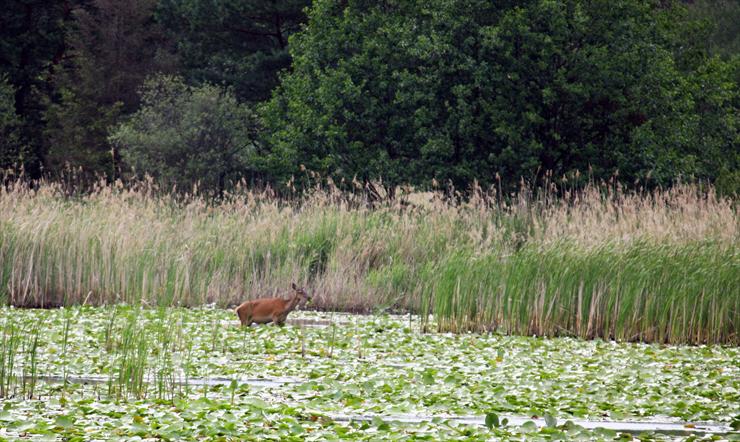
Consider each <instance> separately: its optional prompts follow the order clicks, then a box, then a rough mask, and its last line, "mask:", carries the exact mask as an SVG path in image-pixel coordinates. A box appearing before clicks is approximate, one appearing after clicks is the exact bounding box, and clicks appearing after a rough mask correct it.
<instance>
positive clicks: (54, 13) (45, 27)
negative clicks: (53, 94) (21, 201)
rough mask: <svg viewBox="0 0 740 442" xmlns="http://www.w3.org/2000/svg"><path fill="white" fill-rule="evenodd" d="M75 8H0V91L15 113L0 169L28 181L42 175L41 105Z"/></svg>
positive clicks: (40, 0)
mask: <svg viewBox="0 0 740 442" xmlns="http://www.w3.org/2000/svg"><path fill="white" fill-rule="evenodd" d="M76 4H77V1H74V0H10V1H8V2H5V3H3V7H2V8H0V76H3V75H4V76H5V78H6V79H7V84H6V85H5V86H3V87H4V88H8V87H9V88H12V90H13V92H12V93H13V107H14V108H15V111H14V116H13V117H12V119H13V120H14V123H12V126H13V127H14V129H13V134H14V135H13V141H11V142H10V144H12V146H14V147H11V146H9V144H8V140H6V142H5V143H4V150H3V151H2V152H0V157H1V158H0V167H8V166H10V165H16V166H22V167H23V169H24V170H25V173H26V175H27V176H29V177H31V178H39V177H40V176H41V174H42V170H43V167H42V164H43V161H44V156H45V151H44V142H43V137H42V134H43V127H44V118H43V113H44V102H45V100H46V97H47V96H48V95H49V93H50V91H51V84H52V83H51V82H52V73H53V71H54V69H55V67H56V66H57V65H58V64H59V63H60V62H61V61H62V60H63V59H64V57H65V54H66V45H65V42H64V33H65V29H66V28H67V26H68V24H69V21H70V20H71V10H72V8H73V7H74V6H75V5H76ZM4 93H6V94H7V92H4ZM6 99H7V95H6ZM6 130H7V126H6ZM0 143H2V142H0ZM17 143H20V145H22V146H23V147H22V148H19V144H17Z"/></svg>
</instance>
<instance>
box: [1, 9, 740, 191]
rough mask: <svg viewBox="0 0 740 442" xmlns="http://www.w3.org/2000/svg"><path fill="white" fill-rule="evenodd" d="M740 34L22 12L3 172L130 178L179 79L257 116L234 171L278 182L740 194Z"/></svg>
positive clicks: (486, 18) (398, 19)
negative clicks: (677, 186) (142, 137)
mask: <svg viewBox="0 0 740 442" xmlns="http://www.w3.org/2000/svg"><path fill="white" fill-rule="evenodd" d="M738 21H740V7H738V5H737V2H734V1H732V0H718V1H714V2H712V1H707V0H696V1H686V2H684V1H678V0H676V1H670V0H669V1H664V0H663V1H658V0H655V1H638V0H614V1H607V0H589V1H586V0H527V1H513V0H505V1H497V2H488V1H482V0H454V1H449V0H447V1H443V0H432V1H414V0H412V1H398V0H391V1H384V2H370V1H363V0H354V1H351V0H316V1H314V2H313V3H311V2H310V1H309V0H275V1H273V0H270V1H268V0H226V1H215V0H135V1H131V2H119V1H113V0H85V1H83V0H48V1H40V0H11V1H9V2H8V7H4V8H0V79H4V81H3V80H0V100H4V101H3V103H0V109H3V112H4V114H3V116H2V117H1V119H0V135H1V136H2V137H3V140H2V141H0V168H2V169H8V168H23V169H24V170H25V173H26V175H27V176H28V177H31V178H39V177H41V176H43V175H46V176H58V174H59V173H60V172H62V171H64V170H65V169H66V168H67V167H68V166H72V167H75V168H81V169H82V171H83V173H84V175H85V176H88V177H93V176H95V175H103V176H106V177H108V178H117V177H121V178H126V177H129V176H132V174H131V164H129V163H127V162H126V159H125V158H123V157H122V156H121V154H120V151H118V150H117V149H116V148H114V147H115V146H111V145H110V144H109V142H108V137H109V135H110V134H111V131H112V130H113V128H116V127H119V125H120V124H121V123H125V122H126V121H127V120H128V119H129V118H131V116H132V115H134V114H135V113H136V112H137V111H138V110H139V109H140V102H139V98H138V97H139V89H140V88H141V87H142V85H143V83H144V81H145V79H146V78H148V77H150V76H153V75H157V74H162V73H164V74H174V75H177V76H178V77H181V78H183V79H184V81H185V82H186V83H187V84H188V85H189V86H192V87H199V86H201V85H203V84H210V85H214V86H219V87H224V88H225V89H229V90H230V91H232V93H233V94H234V95H235V97H236V99H237V100H238V101H239V102H240V103H247V104H248V105H250V106H251V107H252V108H253V109H254V110H255V111H259V113H260V118H261V119H262V120H263V121H262V122H263V123H264V124H263V125H262V129H261V132H260V134H259V137H258V141H259V142H255V147H256V149H255V156H254V158H252V160H250V161H251V164H252V166H250V168H249V170H248V171H244V170H245V169H243V168H236V169H235V170H243V171H244V172H242V173H245V174H248V176H249V177H250V178H255V177H256V179H258V180H265V181H267V182H268V183H270V184H274V185H281V184H283V183H285V182H286V181H288V180H289V179H290V177H291V176H297V177H305V176H307V175H306V174H305V173H303V172H301V170H302V167H301V166H305V167H306V168H308V169H309V170H312V171H316V172H320V173H321V174H325V175H332V176H333V177H334V178H345V179H348V180H350V179H352V178H355V177H357V178H359V179H375V178H383V179H384V181H385V182H387V183H391V184H396V183H413V184H421V185H429V184H430V183H431V182H432V180H437V181H438V182H447V181H448V180H449V181H451V182H452V183H454V184H455V185H456V186H457V187H458V188H461V187H462V188H465V187H467V186H469V185H470V183H471V182H472V181H473V180H478V181H479V182H481V183H483V184H490V183H493V182H496V177H497V176H498V177H501V178H502V179H503V180H504V182H505V183H508V184H512V183H516V182H518V181H519V179H520V178H522V177H523V178H525V179H527V180H532V181H535V180H537V179H538V178H539V177H540V176H541V175H542V174H543V173H545V171H551V172H552V173H554V174H556V175H558V176H561V175H563V174H571V173H572V172H574V171H576V170H579V171H580V172H581V175H580V176H581V177H591V178H596V179H599V178H604V177H611V176H613V175H614V174H616V173H617V172H618V177H619V179H620V180H621V181H622V182H623V183H626V184H628V185H634V183H635V182H638V181H639V184H640V185H648V186H650V185H663V184H670V183H672V182H673V181H674V180H675V179H676V178H677V177H683V178H690V179H691V178H694V179H699V180H702V181H710V182H714V183H715V184H716V185H717V186H718V189H719V190H721V191H723V192H725V193H733V192H736V191H737V189H738V186H740V184H738V183H740V172H739V171H738V170H739V166H738V164H740V157H739V155H740V154H739V153H738V151H739V149H738V148H737V146H738V145H740V135H738V134H739V130H738V127H739V123H738V121H739V120H740V117H739V113H738V108H739V107H740V93H739V92H738V85H737V79H738V78H739V77H740V55H738V52H737V48H738V39H737V32H734V30H735V27H734V26H733V25H734V23H737V22H738ZM8 105H10V107H8ZM8 109H11V110H10V111H9V112H8ZM13 109H14V112H13ZM246 141H247V142H248V143H251V142H252V141H253V140H252V139H251V138H250V140H246ZM212 148H214V149H218V148H220V146H213V147H212ZM155 175H157V174H155ZM237 175H238V174H237ZM572 177H573V175H572V174H571V180H572ZM193 179H196V178H195V177H193ZM505 183H504V184H505Z"/></svg>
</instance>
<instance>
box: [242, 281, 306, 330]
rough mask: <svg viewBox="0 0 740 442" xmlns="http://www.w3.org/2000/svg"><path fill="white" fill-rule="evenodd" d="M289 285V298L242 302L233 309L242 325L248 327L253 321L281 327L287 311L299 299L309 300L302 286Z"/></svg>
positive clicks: (293, 308) (291, 308)
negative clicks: (290, 295) (290, 294)
mask: <svg viewBox="0 0 740 442" xmlns="http://www.w3.org/2000/svg"><path fill="white" fill-rule="evenodd" d="M291 287H292V288H293V292H294V293H293V296H292V297H290V298H289V299H282V298H263V299H255V300H253V301H246V302H243V303H242V304H241V305H240V306H239V307H237V308H236V309H235V310H234V311H235V312H236V314H237V316H239V321H241V325H242V327H244V326H246V327H249V326H250V325H252V323H253V322H254V323H256V324H268V323H270V322H272V323H273V324H276V325H279V326H281V327H282V326H284V325H285V319H286V318H287V317H288V313H290V312H292V311H293V310H295V308H296V307H297V306H298V303H299V302H301V300H306V301H310V300H311V297H310V296H308V294H307V293H306V291H305V290H304V289H303V288H300V287H298V286H296V285H295V283H292V284H291Z"/></svg>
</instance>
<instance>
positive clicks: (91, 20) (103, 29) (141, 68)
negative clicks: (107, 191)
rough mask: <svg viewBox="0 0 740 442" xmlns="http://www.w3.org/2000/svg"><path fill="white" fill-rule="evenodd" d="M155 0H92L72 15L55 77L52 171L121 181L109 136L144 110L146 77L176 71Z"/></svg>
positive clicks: (49, 136)
mask: <svg viewBox="0 0 740 442" xmlns="http://www.w3.org/2000/svg"><path fill="white" fill-rule="evenodd" d="M156 5H157V0H130V1H123V2H122V1H119V0H92V1H90V2H89V3H88V4H85V5H84V6H80V7H78V8H76V9H74V10H73V11H72V17H73V18H74V20H73V22H72V23H71V25H70V30H69V32H68V34H67V39H66V41H67V45H68V49H67V53H68V57H67V59H66V61H65V62H64V63H63V64H62V65H61V69H58V71H57V72H56V75H55V82H56V89H55V91H56V94H55V97H54V99H53V100H51V101H50V102H49V103H48V106H47V109H46V113H45V117H46V120H47V125H46V128H45V138H46V142H47V144H48V148H47V151H46V161H45V162H46V165H47V167H48V168H49V169H50V171H57V170H60V169H62V168H64V167H66V165H70V166H72V167H81V168H82V169H83V171H84V172H85V173H86V174H88V175H93V174H102V175H107V176H114V175H116V174H117V168H118V165H117V164H116V163H117V154H116V153H115V151H111V146H110V145H109V144H108V142H107V136H108V131H109V130H110V128H111V127H112V126H114V125H115V124H116V123H118V122H119V120H120V118H121V117H122V116H125V115H128V114H130V113H132V112H134V111H135V110H136V109H137V107H138V104H139V98H138V94H137V90H138V88H139V87H140V86H141V85H142V83H143V82H144V79H145V78H146V77H147V75H151V74H153V73H156V72H171V71H172V70H173V69H174V66H175V64H176V63H175V59H174V56H173V55H172V54H171V53H170V52H169V51H168V46H169V44H168V41H167V39H166V38H165V35H164V33H163V31H162V29H161V28H160V26H159V25H158V24H157V23H156V22H155V21H154V20H153V15H154V8H155V7H156Z"/></svg>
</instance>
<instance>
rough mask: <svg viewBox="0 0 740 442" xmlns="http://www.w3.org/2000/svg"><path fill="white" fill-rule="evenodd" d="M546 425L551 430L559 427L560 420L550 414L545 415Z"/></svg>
mask: <svg viewBox="0 0 740 442" xmlns="http://www.w3.org/2000/svg"><path fill="white" fill-rule="evenodd" d="M545 424H546V425H547V426H548V427H550V428H552V427H557V425H558V420H557V419H555V417H553V415H551V414H550V413H545Z"/></svg>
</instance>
